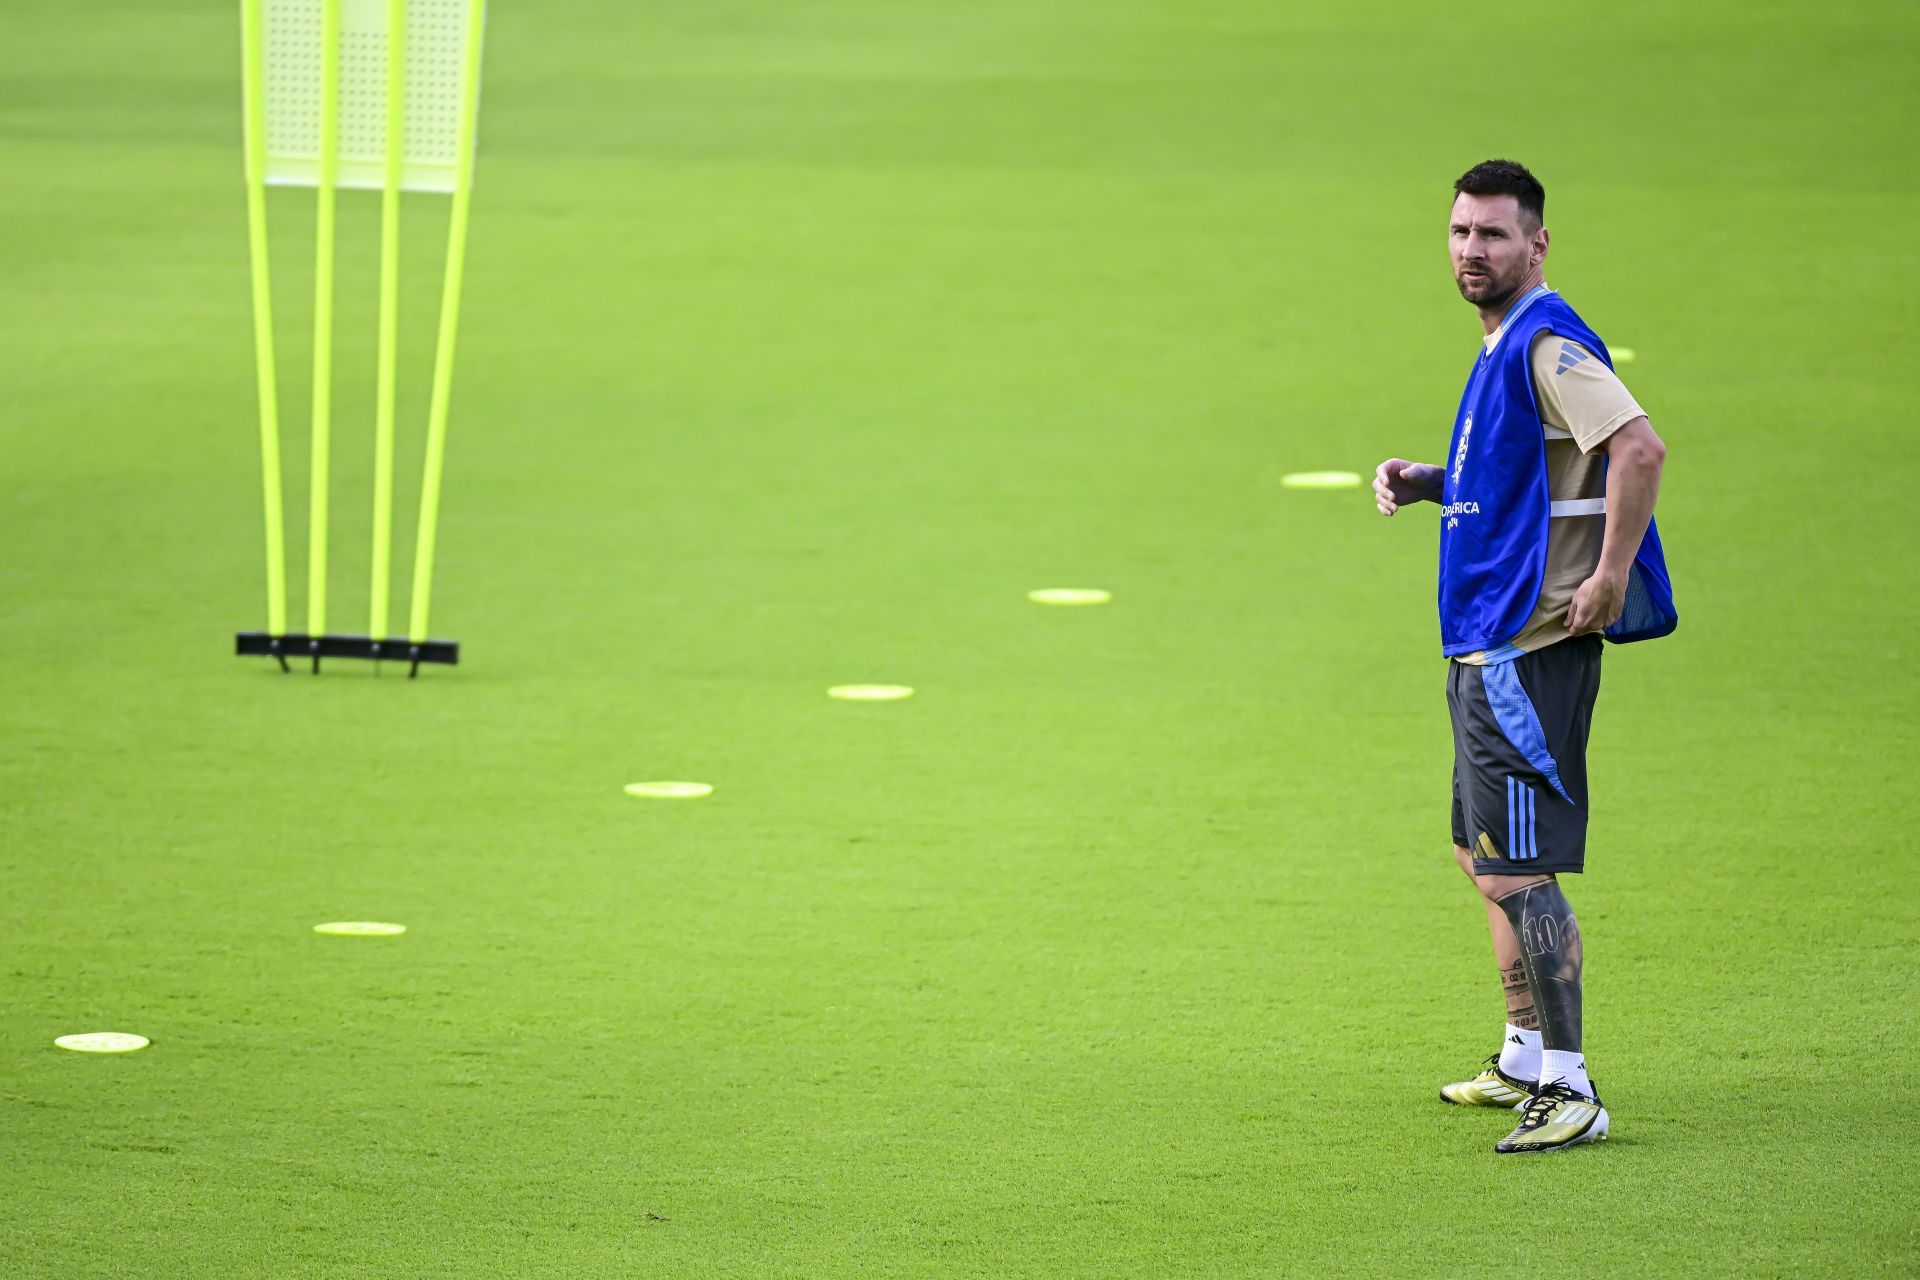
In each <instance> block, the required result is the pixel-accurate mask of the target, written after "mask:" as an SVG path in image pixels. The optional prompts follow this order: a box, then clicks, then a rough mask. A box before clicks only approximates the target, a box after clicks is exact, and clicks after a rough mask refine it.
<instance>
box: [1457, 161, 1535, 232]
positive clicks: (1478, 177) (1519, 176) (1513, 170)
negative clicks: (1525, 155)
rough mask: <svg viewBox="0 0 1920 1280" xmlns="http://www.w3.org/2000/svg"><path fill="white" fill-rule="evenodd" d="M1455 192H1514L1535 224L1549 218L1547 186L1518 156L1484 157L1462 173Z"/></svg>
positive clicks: (1502, 193)
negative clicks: (1515, 157) (1504, 157)
mask: <svg viewBox="0 0 1920 1280" xmlns="http://www.w3.org/2000/svg"><path fill="white" fill-rule="evenodd" d="M1453 193H1454V194H1455V195H1456V196H1458V195H1463V194H1464V195H1470V196H1512V197H1513V198H1514V199H1515V200H1518V201H1519V202H1520V212H1522V213H1528V214H1532V215H1533V222H1534V225H1535V226H1539V225H1540V224H1541V223H1544V222H1545V221H1546V220H1547V189H1546V188H1545V187H1543V186H1541V185H1540V179H1538V178H1536V177H1534V176H1533V175H1532V174H1531V173H1528V172H1527V166H1525V165H1523V164H1521V163H1520V162H1519V161H1518V160H1482V161H1481V162H1480V163H1479V164H1477V165H1475V166H1473V168H1471V169H1469V170H1467V171H1466V172H1465V173H1463V174H1461V175H1460V177H1459V179H1458V180H1456V181H1455V182H1454V184H1453Z"/></svg>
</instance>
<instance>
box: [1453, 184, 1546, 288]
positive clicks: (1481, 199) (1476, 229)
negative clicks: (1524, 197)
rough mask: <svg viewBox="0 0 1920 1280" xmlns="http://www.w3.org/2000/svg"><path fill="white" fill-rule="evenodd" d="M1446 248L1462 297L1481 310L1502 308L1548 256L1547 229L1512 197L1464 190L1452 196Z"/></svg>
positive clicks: (1455, 281)
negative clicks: (1450, 222)
mask: <svg viewBox="0 0 1920 1280" xmlns="http://www.w3.org/2000/svg"><path fill="white" fill-rule="evenodd" d="M1447 252H1448V256H1449V257H1450V258H1451V259H1452V260H1453V282H1454V283H1455V284H1456V285H1458V286H1460V296H1461V297H1463V298H1465V299H1466V300H1467V301H1468V302H1471V303H1472V304H1473V305H1474V306H1476V307H1479V308H1481V309H1482V310H1485V311H1492V310H1498V309H1499V308H1501V307H1503V306H1505V305H1506V304H1507V303H1508V302H1511V301H1512V300H1513V296H1514V295H1515V294H1516V293H1518V292H1519V291H1520V286H1521V285H1522V284H1523V283H1525V281H1526V278H1527V273H1528V272H1530V271H1532V270H1533V268H1534V266H1535V265H1536V264H1538V263H1539V262H1541V261H1543V260H1544V259H1545V258H1546V256H1547V233H1546V229H1545V228H1544V227H1539V226H1535V225H1533V219H1532V218H1530V217H1528V216H1527V215H1526V214H1523V213H1522V212H1520V202H1519V201H1518V200H1516V199H1514V198H1513V197H1512V196H1475V195H1468V194H1466V193H1465V192H1462V193H1461V194H1460V195H1458V196H1455V197H1454V200H1453V217H1452V225H1451V229H1450V230H1449V232H1448V235H1447Z"/></svg>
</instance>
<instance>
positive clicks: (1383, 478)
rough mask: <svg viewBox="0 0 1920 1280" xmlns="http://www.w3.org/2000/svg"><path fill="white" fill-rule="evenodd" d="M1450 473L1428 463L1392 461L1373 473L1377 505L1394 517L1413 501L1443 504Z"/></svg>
mask: <svg viewBox="0 0 1920 1280" xmlns="http://www.w3.org/2000/svg"><path fill="white" fill-rule="evenodd" d="M1446 474H1447V473H1446V472H1444V471H1442V470H1441V469H1440V468H1439V467H1436V466H1434V465H1432V464H1431V463H1427V462H1408V461H1407V460H1406V459H1405V458H1388V459H1387V460H1386V461H1385V462H1383V463H1381V464H1380V465H1379V466H1378V467H1376V468H1374V472H1373V505H1374V507H1375V508H1377V509H1378V510H1379V512H1380V514H1381V515H1383V516H1390V515H1392V514H1393V513H1394V512H1396V511H1398V510H1399V509H1400V508H1401V507H1403V506H1406V505H1407V504H1408V503H1410V502H1438V501H1440V485H1441V483H1442V482H1443V481H1444V480H1445V478H1446Z"/></svg>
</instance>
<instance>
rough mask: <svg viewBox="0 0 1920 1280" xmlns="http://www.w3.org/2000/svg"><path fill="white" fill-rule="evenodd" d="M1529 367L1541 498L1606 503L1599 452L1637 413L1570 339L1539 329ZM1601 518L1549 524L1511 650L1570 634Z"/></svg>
mask: <svg viewBox="0 0 1920 1280" xmlns="http://www.w3.org/2000/svg"><path fill="white" fill-rule="evenodd" d="M1528 363H1530V364H1531V365H1532V366H1533V398H1534V400H1535V401H1537V402H1538V404H1539V407H1540V429H1541V430H1542V431H1544V432H1545V433H1546V437H1547V498H1548V500H1549V501H1551V502H1566V501H1569V500H1573V499H1580V498H1604V497H1606V496H1607V468H1606V459H1605V456H1604V455H1603V454H1601V453H1599V452H1597V450H1598V449H1599V448H1600V446H1601V445H1602V444H1605V443H1606V441H1607V439H1608V437H1610V436H1612V435H1613V433H1614V432H1616V431H1618V430H1619V429H1620V428H1621V427H1624V426H1626V425H1627V424H1628V423H1629V422H1632V421H1633V420H1634V419H1635V418H1639V417H1644V416H1645V415H1646V410H1644V409H1642V408H1641V407H1640V406H1639V405H1638V404H1637V403H1636V402H1635V401H1634V398H1633V393H1631V392H1630V391H1628V390H1627V388H1626V386H1625V384H1623V383H1622V382H1621V381H1620V379H1619V378H1618V377H1617V376H1615V374H1614V372H1613V370H1611V369H1609V368H1607V366H1606V365H1605V364H1604V363H1603V362H1602V361H1601V360H1600V359H1599V358H1598V357H1596V356H1595V355H1594V354H1593V353H1592V352H1591V351H1588V350H1587V349H1586V348H1585V347H1583V346H1581V345H1580V344H1579V343H1577V342H1575V341H1573V340H1572V339H1571V338H1563V337H1561V336H1560V335H1559V334H1557V333H1550V332H1547V331H1546V330H1542V331H1541V332H1540V333H1539V334H1537V335H1536V336H1535V337H1534V340H1533V349H1532V351H1530V352H1529V353H1528ZM1606 531H1607V518H1606V516H1605V515H1590V516H1555V517H1552V518H1550V519H1549V520H1548V521H1547V568H1546V573H1545V574H1544V575H1543V576H1542V578H1541V580H1540V601H1539V603H1538V604H1536V605H1535V606H1534V608H1533V613H1532V614H1531V615H1530V616H1529V617H1528V618H1527V621H1526V625H1524V626H1522V627H1521V628H1520V634H1518V635H1516V636H1515V637H1513V639H1512V641H1510V643H1511V644H1512V645H1513V646H1514V647H1515V648H1516V649H1525V650H1527V651H1528V652H1532V651H1533V650H1535V649H1544V648H1546V647H1547V646H1548V645H1550V644H1553V643H1554V642H1556V641H1559V640H1565V639H1566V638H1567V637H1569V636H1571V635H1572V634H1573V633H1572V632H1571V631H1569V630H1567V608H1568V606H1570V605H1571V604H1572V603H1573V596H1574V593H1575V592H1576V591H1578V590H1579V589H1580V584H1581V583H1583V582H1585V581H1586V580H1587V579H1588V578H1590V577H1592V576H1593V571H1594V570H1595V569H1597V568H1599V567H1600V544H1601V543H1602V542H1603V541H1604V540H1605V535H1606ZM1486 660H1487V655H1486V654H1485V653H1469V654H1465V655H1463V656H1462V657H1460V658H1459V659H1458V661H1460V662H1466V663H1472V664H1474V665H1483V664H1485V662H1486Z"/></svg>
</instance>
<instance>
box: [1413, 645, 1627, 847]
mask: <svg viewBox="0 0 1920 1280" xmlns="http://www.w3.org/2000/svg"><path fill="white" fill-rule="evenodd" d="M1600 649H1601V640H1600V637H1599V636H1597V635H1587V636H1574V637H1572V638H1570V639H1567V640H1562V641H1560V642H1559V643H1558V644H1550V645H1548V646H1547V647H1546V648H1544V649H1538V650H1535V651H1534V652H1532V653H1525V654H1521V655H1520V656H1519V657H1518V658H1515V659H1514V660H1513V661H1512V662H1504V663H1501V664H1499V665H1498V666H1488V667H1471V666H1468V665H1466V664H1465V663H1461V662H1449V663H1448V664H1447V668H1448V669H1447V710H1448V711H1449V712H1451V713H1452V716H1453V842H1454V843H1455V844H1456V845H1460V846H1463V847H1464V848H1466V849H1469V850H1471V851H1472V853H1473V871H1474V874H1475V875H1482V876H1486V875H1494V876H1498V875H1516V876H1517V875H1536V874H1539V873H1542V872H1548V871H1579V870H1582V869H1583V868H1584V867H1585V865H1586V857H1587V728H1588V726H1589V725H1590V724H1592V722H1593V700H1594V698H1595V696H1596V695H1598V694H1599V692H1600Z"/></svg>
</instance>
